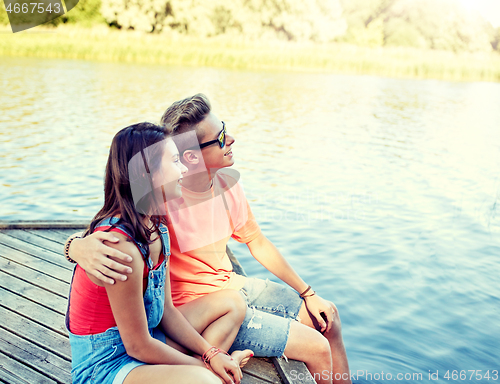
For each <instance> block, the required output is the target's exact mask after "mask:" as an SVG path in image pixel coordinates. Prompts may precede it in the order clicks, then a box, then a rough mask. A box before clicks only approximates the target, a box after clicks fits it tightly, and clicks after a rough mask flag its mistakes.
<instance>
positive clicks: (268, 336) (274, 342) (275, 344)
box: [230, 278, 303, 357]
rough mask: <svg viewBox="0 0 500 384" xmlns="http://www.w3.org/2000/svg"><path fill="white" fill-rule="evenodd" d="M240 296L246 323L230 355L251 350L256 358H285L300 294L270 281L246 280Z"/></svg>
mask: <svg viewBox="0 0 500 384" xmlns="http://www.w3.org/2000/svg"><path fill="white" fill-rule="evenodd" d="M240 293H241V294H242V296H243V298H244V299H245V301H246V303H247V312H246V315H245V320H243V324H242V325H241V327H240V330H239V332H238V334H237V335H236V339H235V340H234V343H233V345H232V347H231V349H230V351H231V352H232V351H235V350H243V349H251V350H252V351H253V352H254V354H255V356H257V357H280V356H283V352H284V351H285V347H286V343H287V341H288V335H289V333H290V323H291V322H292V321H293V320H296V319H297V316H298V314H299V310H300V307H301V306H302V301H303V300H302V299H301V297H300V296H299V294H298V293H297V292H296V291H294V290H293V289H290V288H288V287H285V286H283V285H281V284H277V283H274V282H272V281H269V280H262V279H256V278H247V279H246V282H245V285H244V286H243V288H241V290H240Z"/></svg>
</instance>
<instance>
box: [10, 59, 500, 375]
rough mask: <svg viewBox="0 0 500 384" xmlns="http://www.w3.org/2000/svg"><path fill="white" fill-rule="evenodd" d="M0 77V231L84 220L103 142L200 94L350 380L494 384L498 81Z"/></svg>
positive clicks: (33, 72) (61, 70)
mask: <svg viewBox="0 0 500 384" xmlns="http://www.w3.org/2000/svg"><path fill="white" fill-rule="evenodd" d="M0 82H1V85H2V93H1V94H0V111H1V113H0V142H1V152H0V170H1V174H0V180H1V183H0V199H1V207H0V218H1V219H4V220H15V219H22V220H31V219H37V220H39V219H76V218H90V217H92V216H93V214H95V213H96V212H97V210H98V209H99V208H100V205H101V204H102V189H103V188H102V177H103V170H104V165H105V161H106V158H107V152H108V149H109V144H110V142H111V139H112V137H113V135H114V134H115V133H116V132H117V131H118V130H119V129H121V128H123V127H125V126H127V125H130V124H132V123H135V122H139V121H143V120H149V121H158V120H159V118H160V116H161V114H162V112H163V111H164V109H165V108H166V107H168V106H169V105H170V103H172V102H173V101H175V100H178V99H180V98H183V97H186V96H189V95H192V94H194V93H198V92H203V93H205V94H207V95H208V96H209V97H210V99H211V100H212V103H213V110H214V112H215V114H216V115H217V116H218V117H219V118H220V119H222V120H224V121H225V122H226V124H227V126H228V129H229V132H230V133H231V134H233V135H234V136H235V138H236V143H235V145H234V149H233V153H234V155H235V160H236V163H235V166H234V168H236V169H237V170H238V171H239V172H240V174H241V176H242V180H243V184H244V187H245V191H246V194H247V197H248V199H249V201H250V204H251V207H252V209H253V212H254V214H255V216H256V218H257V220H258V222H259V223H260V225H261V227H262V230H263V232H264V233H265V234H266V236H267V237H268V238H270V239H271V240H272V241H273V242H274V244H275V245H276V246H277V247H278V248H279V249H280V250H281V251H282V253H283V254H284V255H285V256H286V257H287V259H288V260H289V261H290V263H291V264H292V265H293V266H294V267H295V269H296V270H297V271H298V272H299V274H300V275H301V276H302V277H303V278H304V280H305V281H306V282H308V283H309V284H311V285H312V286H313V288H314V289H316V291H317V292H318V293H319V294H320V295H321V296H323V297H325V298H328V299H330V300H332V301H334V302H335V303H336V305H337V307H338V309H339V311H340V314H341V318H342V324H343V334H344V341H345V344H346V347H347V350H348V357H349V361H350V367H351V370H352V372H353V374H355V376H354V378H355V380H354V381H355V382H359V383H368V382H370V383H383V382H387V381H391V380H390V379H392V381H394V382H402V383H403V382H406V383H408V382H420V381H422V382H430V381H434V380H429V374H430V373H432V374H433V376H432V378H436V377H437V378H438V379H439V380H438V381H439V382H443V383H444V382H455V383H458V382H463V383H466V382H467V383H469V382H471V381H472V382H485V383H489V382H500V377H498V371H499V370H500V369H499V368H500V367H499V361H500V284H499V278H498V276H499V275H500V261H499V254H500V207H499V204H500V203H499V200H500V108H499V100H500V84H496V83H452V82H443V81H435V80H402V79H388V78H378V77H370V76H342V75H333V74H324V73H296V72H295V73H291V72H285V73H282V72H262V71H255V72H252V71H231V70H224V69H211V68H181V67H165V66H156V65H149V66H148V65H133V64H120V63H95V62H84V61H69V60H40V59H18V58H2V59H1V61H0ZM231 246H232V248H233V249H234V250H235V253H236V254H237V255H238V257H239V258H240V260H241V262H242V264H243V266H244V268H245V269H246V271H247V273H248V274H249V275H254V276H259V277H263V278H267V277H269V278H271V279H275V278H274V277H273V276H272V275H270V274H269V273H268V272H267V271H265V270H264V269H263V268H262V267H261V266H260V265H259V264H258V263H257V262H256V261H255V260H254V259H253V258H252V257H251V255H250V254H249V253H248V250H247V249H246V247H245V246H244V245H240V244H237V243H236V242H233V243H231ZM454 370H456V371H457V372H453V371H454ZM468 370H473V371H468ZM478 370H481V371H482V372H478ZM494 370H496V371H497V374H496V375H495V372H494ZM447 371H448V375H449V379H447V378H446V377H445V376H446V373H447ZM460 371H465V378H464V373H463V372H462V377H460V374H461V372H460ZM486 371H488V372H489V373H488V376H489V379H487V378H482V379H481V380H478V378H479V376H476V375H481V376H484V375H485V374H486ZM382 372H383V374H382ZM436 372H437V374H436ZM419 373H421V374H422V378H421V379H420V377H419V376H418V374H419ZM370 374H371V376H370ZM388 374H390V375H391V376H390V379H389V376H388ZM398 374H399V375H398ZM414 374H416V375H415V376H414ZM356 375H357V376H356ZM471 375H472V379H470V376H471ZM495 377H496V380H495ZM455 378H456V379H455Z"/></svg>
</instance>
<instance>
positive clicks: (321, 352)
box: [312, 334, 332, 360]
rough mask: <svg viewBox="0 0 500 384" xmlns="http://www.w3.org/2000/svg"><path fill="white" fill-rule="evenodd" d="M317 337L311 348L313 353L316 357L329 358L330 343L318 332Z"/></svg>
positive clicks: (330, 354) (330, 353)
mask: <svg viewBox="0 0 500 384" xmlns="http://www.w3.org/2000/svg"><path fill="white" fill-rule="evenodd" d="M318 336H320V337H317V338H316V339H315V340H314V342H313V343H312V344H313V350H314V355H315V358H316V359H321V360H324V359H327V360H328V359H330V358H331V356H332V352H331V348H330V343H329V342H328V339H327V338H326V337H323V336H322V335H320V334H318Z"/></svg>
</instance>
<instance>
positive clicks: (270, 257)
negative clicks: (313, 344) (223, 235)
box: [247, 233, 333, 332]
mask: <svg viewBox="0 0 500 384" xmlns="http://www.w3.org/2000/svg"><path fill="white" fill-rule="evenodd" d="M247 246H248V249H249V250H250V252H251V253H252V255H253V257H255V259H256V260H257V261H258V262H259V263H261V264H262V265H263V266H264V267H265V268H266V269H267V270H268V271H269V272H271V273H272V274H273V275H275V276H276V277H277V278H279V279H280V280H282V281H283V282H285V283H287V284H288V285H289V286H290V287H292V288H293V289H295V290H296V291H297V292H299V293H301V292H304V291H305V290H306V289H307V287H308V285H307V284H306V283H305V282H304V280H302V279H301V278H300V276H299V275H298V274H297V272H295V270H294V269H293V268H292V266H291V265H290V264H289V263H288V261H286V259H285V258H284V257H283V255H282V254H281V253H280V251H278V249H277V248H276V247H275V246H274V244H273V243H271V241H270V240H269V239H268V238H267V237H265V236H264V235H263V234H262V233H261V234H259V236H257V237H256V238H255V239H254V240H252V241H250V242H249V243H247ZM304 302H305V303H306V307H307V310H308V311H309V312H310V314H311V315H312V316H313V317H314V318H315V319H316V320H317V322H318V323H319V324H320V326H321V332H324V331H325V330H330V328H331V326H332V322H333V313H332V307H331V306H330V304H329V303H328V302H326V301H325V300H324V299H322V298H321V297H319V296H318V295H317V294H316V295H313V296H309V297H305V298H304ZM322 313H324V315H325V316H326V320H327V323H326V324H325V320H324V319H323V317H322V316H321V314H322Z"/></svg>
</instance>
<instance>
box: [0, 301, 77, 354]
mask: <svg viewBox="0 0 500 384" xmlns="http://www.w3.org/2000/svg"><path fill="white" fill-rule="evenodd" d="M0 318H2V323H1V324H0V328H3V329H5V330H6V331H9V332H10V333H13V334H15V335H17V336H19V337H21V338H23V339H25V340H29V341H30V342H31V343H33V344H36V345H38V346H39V347H40V348H43V349H46V350H48V351H50V352H52V353H53V354H55V355H57V356H59V357H61V358H63V359H65V360H67V361H71V347H70V345H69V339H68V338H67V337H65V336H62V335H60V334H59V333H55V332H53V331H51V330H50V329H47V328H46V327H44V326H42V325H40V324H38V323H35V322H34V321H31V320H29V319H27V318H25V317H22V316H21V315H18V314H17V313H14V312H12V311H9V310H8V309H5V308H3V307H0Z"/></svg>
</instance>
